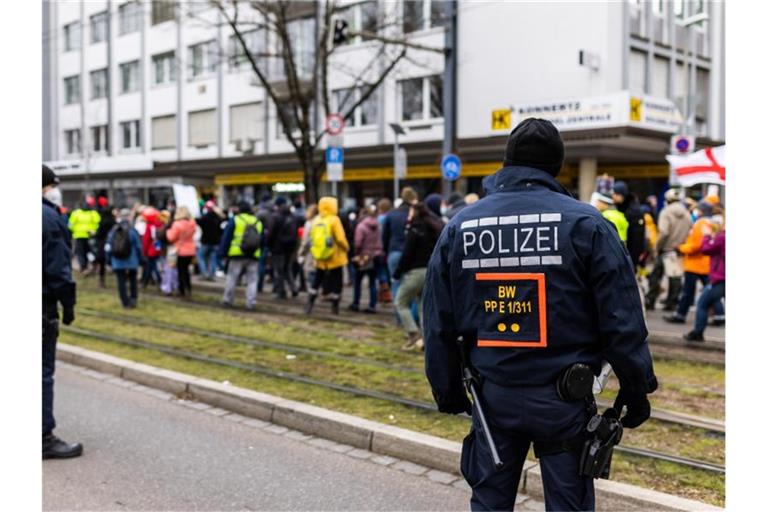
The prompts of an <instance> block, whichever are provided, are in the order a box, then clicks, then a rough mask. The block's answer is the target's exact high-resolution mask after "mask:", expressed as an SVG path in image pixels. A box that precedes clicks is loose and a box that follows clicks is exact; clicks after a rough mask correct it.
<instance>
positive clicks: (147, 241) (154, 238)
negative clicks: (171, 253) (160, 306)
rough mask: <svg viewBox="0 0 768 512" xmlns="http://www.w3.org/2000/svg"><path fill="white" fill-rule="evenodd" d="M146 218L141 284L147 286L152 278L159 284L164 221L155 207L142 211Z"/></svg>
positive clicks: (142, 245)
mask: <svg viewBox="0 0 768 512" xmlns="http://www.w3.org/2000/svg"><path fill="white" fill-rule="evenodd" d="M141 216H142V217H143V218H144V223H145V228H144V234H143V235H142V236H141V248H142V251H143V252H144V271H143V272H142V274H141V286H142V288H145V289H146V287H147V286H148V285H149V281H150V279H151V280H153V281H154V283H155V284H157V285H158V286H159V285H160V281H161V276H160V270H159V269H158V263H159V261H158V260H159V259H160V256H162V254H163V253H162V250H163V247H162V240H161V239H160V237H159V231H160V228H161V227H162V226H163V221H162V220H160V212H158V211H157V210H156V209H155V208H152V207H151V206H150V207H147V208H144V209H143V210H142V212H141Z"/></svg>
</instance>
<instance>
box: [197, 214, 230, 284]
mask: <svg viewBox="0 0 768 512" xmlns="http://www.w3.org/2000/svg"><path fill="white" fill-rule="evenodd" d="M223 222H224V214H223V212H222V211H221V210H219V209H218V208H217V207H216V203H215V202H214V201H213V200H208V201H206V203H205V209H204V213H203V215H201V216H200V217H199V218H198V219H197V225H198V226H200V229H201V230H202V234H201V236H200V247H199V248H198V251H197V265H198V268H199V270H200V275H201V276H202V277H203V279H205V280H206V281H213V280H214V279H215V277H214V276H215V275H216V269H217V268H218V266H219V258H218V252H219V244H220V243H221V235H222V228H221V225H222V223H223Z"/></svg>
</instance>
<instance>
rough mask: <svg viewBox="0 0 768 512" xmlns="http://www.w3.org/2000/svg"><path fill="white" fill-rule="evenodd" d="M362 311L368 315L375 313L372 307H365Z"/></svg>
mask: <svg viewBox="0 0 768 512" xmlns="http://www.w3.org/2000/svg"><path fill="white" fill-rule="evenodd" d="M363 313H368V314H369V315H375V314H376V310H375V309H373V308H365V309H364V310H363Z"/></svg>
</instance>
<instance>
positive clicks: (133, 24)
mask: <svg viewBox="0 0 768 512" xmlns="http://www.w3.org/2000/svg"><path fill="white" fill-rule="evenodd" d="M118 16H119V18H120V35H123V34H130V33H131V32H136V31H137V30H139V29H140V28H141V22H142V20H141V4H139V2H128V3H126V4H123V5H121V6H120V7H118Z"/></svg>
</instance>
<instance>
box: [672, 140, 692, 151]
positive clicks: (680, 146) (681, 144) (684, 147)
mask: <svg viewBox="0 0 768 512" xmlns="http://www.w3.org/2000/svg"><path fill="white" fill-rule="evenodd" d="M690 145H691V143H690V142H689V141H688V139H687V138H685V137H680V138H679V139H677V142H675V147H676V148H677V150H678V151H679V152H681V153H686V152H687V151H688V148H689V147H690Z"/></svg>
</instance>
